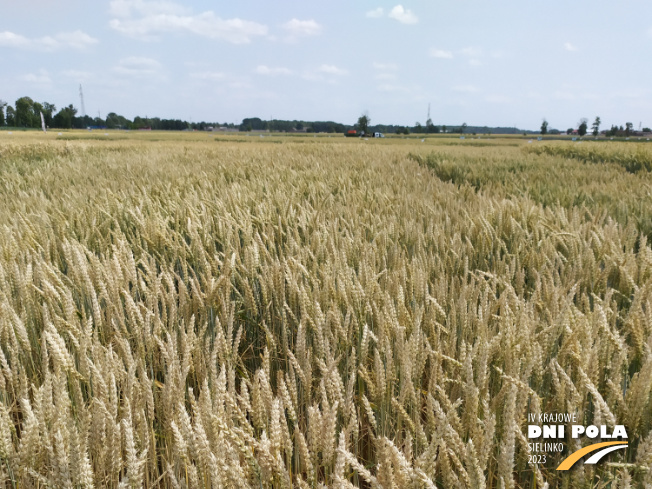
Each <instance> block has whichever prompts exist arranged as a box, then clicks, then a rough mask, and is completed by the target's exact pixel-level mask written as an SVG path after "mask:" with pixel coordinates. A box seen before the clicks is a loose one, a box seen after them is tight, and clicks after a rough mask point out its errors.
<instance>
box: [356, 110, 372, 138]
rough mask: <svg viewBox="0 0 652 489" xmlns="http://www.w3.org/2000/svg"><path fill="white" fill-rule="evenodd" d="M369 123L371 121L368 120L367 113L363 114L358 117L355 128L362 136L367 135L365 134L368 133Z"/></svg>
mask: <svg viewBox="0 0 652 489" xmlns="http://www.w3.org/2000/svg"><path fill="white" fill-rule="evenodd" d="M370 123H371V119H370V118H369V113H368V112H364V113H363V114H362V115H361V116H360V117H358V124H357V126H358V128H359V129H360V132H361V133H362V134H367V132H368V131H369V124H370Z"/></svg>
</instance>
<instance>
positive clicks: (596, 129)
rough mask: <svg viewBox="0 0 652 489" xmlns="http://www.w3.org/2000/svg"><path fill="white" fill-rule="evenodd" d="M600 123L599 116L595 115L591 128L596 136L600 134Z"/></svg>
mask: <svg viewBox="0 0 652 489" xmlns="http://www.w3.org/2000/svg"><path fill="white" fill-rule="evenodd" d="M600 124H602V121H601V120H600V117H596V118H595V120H594V121H593V125H592V126H591V128H592V129H593V135H594V136H596V137H597V136H598V134H600Z"/></svg>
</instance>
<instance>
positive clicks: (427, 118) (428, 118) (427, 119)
mask: <svg viewBox="0 0 652 489" xmlns="http://www.w3.org/2000/svg"><path fill="white" fill-rule="evenodd" d="M429 120H430V103H428V117H426V124H428V121H429Z"/></svg>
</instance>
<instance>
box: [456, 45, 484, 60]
mask: <svg viewBox="0 0 652 489" xmlns="http://www.w3.org/2000/svg"><path fill="white" fill-rule="evenodd" d="M460 53H462V54H463V55H464V56H468V57H470V58H477V57H478V56H481V55H482V49H480V48H475V47H468V48H464V49H461V50H460Z"/></svg>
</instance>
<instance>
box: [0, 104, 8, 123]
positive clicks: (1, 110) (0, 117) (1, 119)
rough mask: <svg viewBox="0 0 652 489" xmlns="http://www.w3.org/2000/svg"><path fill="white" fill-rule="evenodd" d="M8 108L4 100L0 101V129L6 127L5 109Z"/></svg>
mask: <svg viewBox="0 0 652 489" xmlns="http://www.w3.org/2000/svg"><path fill="white" fill-rule="evenodd" d="M6 106H7V102H5V101H4V100H0V127H2V126H4V125H5V107H6Z"/></svg>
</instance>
